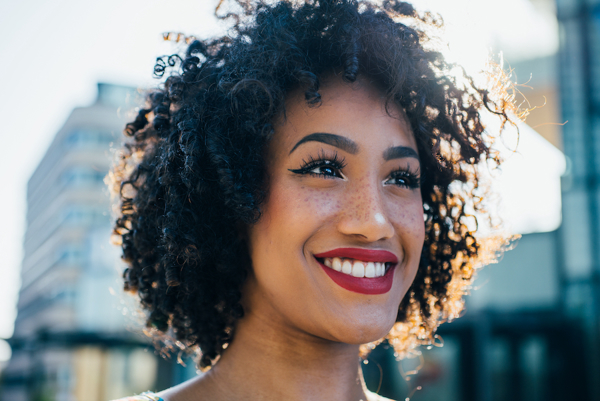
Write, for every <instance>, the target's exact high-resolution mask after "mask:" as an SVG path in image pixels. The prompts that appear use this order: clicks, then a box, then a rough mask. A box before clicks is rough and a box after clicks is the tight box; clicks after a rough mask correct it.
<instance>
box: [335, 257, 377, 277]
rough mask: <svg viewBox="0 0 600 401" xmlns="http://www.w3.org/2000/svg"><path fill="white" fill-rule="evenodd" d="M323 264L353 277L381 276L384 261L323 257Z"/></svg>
mask: <svg viewBox="0 0 600 401" xmlns="http://www.w3.org/2000/svg"><path fill="white" fill-rule="evenodd" d="M323 264H324V265H325V266H327V267H330V268H332V269H333V270H336V271H338V272H342V273H344V274H349V275H352V276H354V277H367V278H374V277H382V276H384V275H385V263H380V262H363V261H360V260H354V259H342V258H324V260H323Z"/></svg>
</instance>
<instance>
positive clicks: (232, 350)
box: [200, 314, 367, 401]
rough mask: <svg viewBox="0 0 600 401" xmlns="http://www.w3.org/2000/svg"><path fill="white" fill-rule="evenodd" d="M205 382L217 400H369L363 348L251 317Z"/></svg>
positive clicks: (239, 330)
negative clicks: (361, 354) (361, 361)
mask: <svg viewBox="0 0 600 401" xmlns="http://www.w3.org/2000/svg"><path fill="white" fill-rule="evenodd" d="M200 382H202V383H203V384H205V385H206V389H207V390H208V389H209V388H210V393H213V394H214V395H215V397H214V399H227V400H242V399H244V400H259V399H260V400H282V399H284V400H290V401H295V400H299V401H300V400H302V401H308V400H324V399H326V400H331V401H337V400H339V401H359V400H366V399H367V397H366V394H365V391H366V390H365V387H364V383H363V381H362V373H361V371H360V364H359V359H358V345H352V344H342V343H337V342H333V341H328V340H324V339H322V338H317V337H315V336H312V335H309V334H307V333H302V332H298V331H294V330H292V329H290V328H289V327H282V326H281V325H279V326H278V325H276V324H275V323H274V322H273V320H272V319H263V318H261V317H260V316H256V315H251V314H249V315H247V316H246V317H244V318H243V319H241V320H240V321H239V322H238V326H237V328H236V333H235V338H234V340H233V341H232V343H231V344H230V345H229V347H228V348H227V350H226V351H225V352H224V353H223V354H222V356H221V358H220V359H219V361H218V362H217V363H216V365H215V366H214V367H213V369H211V370H210V371H209V372H208V373H207V374H206V375H205V376H204V377H203V378H202V379H201V380H200ZM211 399H212V398H211Z"/></svg>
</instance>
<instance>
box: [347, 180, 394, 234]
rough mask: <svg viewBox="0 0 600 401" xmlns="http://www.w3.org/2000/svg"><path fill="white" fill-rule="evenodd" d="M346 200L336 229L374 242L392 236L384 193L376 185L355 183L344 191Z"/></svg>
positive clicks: (391, 226) (392, 229)
mask: <svg viewBox="0 0 600 401" xmlns="http://www.w3.org/2000/svg"><path fill="white" fill-rule="evenodd" d="M345 198H346V202H345V203H344V207H343V208H342V210H341V213H340V217H339V220H338V230H339V231H340V232H341V233H342V234H345V235H348V236H353V237H357V238H360V239H362V240H364V241H366V242H376V241H380V240H384V239H388V238H391V237H393V236H394V225H393V224H392V222H391V221H390V219H389V215H388V213H387V211H386V205H385V202H384V195H383V194H382V193H381V191H380V189H379V188H377V185H356V186H355V188H354V189H353V190H352V191H347V192H346V193H345Z"/></svg>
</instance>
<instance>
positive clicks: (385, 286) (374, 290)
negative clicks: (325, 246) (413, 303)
mask: <svg viewBox="0 0 600 401" xmlns="http://www.w3.org/2000/svg"><path fill="white" fill-rule="evenodd" d="M315 260H316V258H315ZM317 263H319V266H321V267H322V268H323V270H324V271H325V273H327V275H328V276H329V278H331V279H332V280H333V282H334V283H336V284H337V285H339V286H340V287H342V288H344V289H346V290H348V291H352V292H357V293H359V294H367V295H377V294H385V293H386V292H388V291H389V290H390V289H391V288H392V284H393V282H394V270H396V265H395V264H394V265H392V266H391V267H390V268H389V269H388V270H387V271H386V272H385V274H384V275H383V276H382V277H372V278H367V277H354V276H351V275H349V274H345V273H342V272H339V271H337V270H333V269H332V268H329V267H327V266H325V265H324V264H323V263H321V262H319V261H318V260H317Z"/></svg>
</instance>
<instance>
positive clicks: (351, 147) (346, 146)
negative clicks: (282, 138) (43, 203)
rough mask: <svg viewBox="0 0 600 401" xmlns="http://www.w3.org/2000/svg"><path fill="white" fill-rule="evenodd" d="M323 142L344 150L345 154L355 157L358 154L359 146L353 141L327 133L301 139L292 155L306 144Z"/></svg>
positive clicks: (316, 133)
mask: <svg viewBox="0 0 600 401" xmlns="http://www.w3.org/2000/svg"><path fill="white" fill-rule="evenodd" d="M313 141H314V142H321V143H326V144H327V145H331V146H335V147H336V148H339V149H342V150H343V151H345V152H348V153H350V154H351V155H355V154H357V153H358V144H357V143H356V142H354V141H353V140H351V139H348V138H345V137H343V136H340V135H335V134H328V133H325V132H315V133H314V134H309V135H306V136H305V137H304V138H302V139H300V140H299V141H298V143H296V145H294V147H293V148H292V150H290V153H289V154H290V155H291V154H292V152H293V151H294V150H296V148H297V147H298V146H300V145H302V144H303V143H306V142H313Z"/></svg>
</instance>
